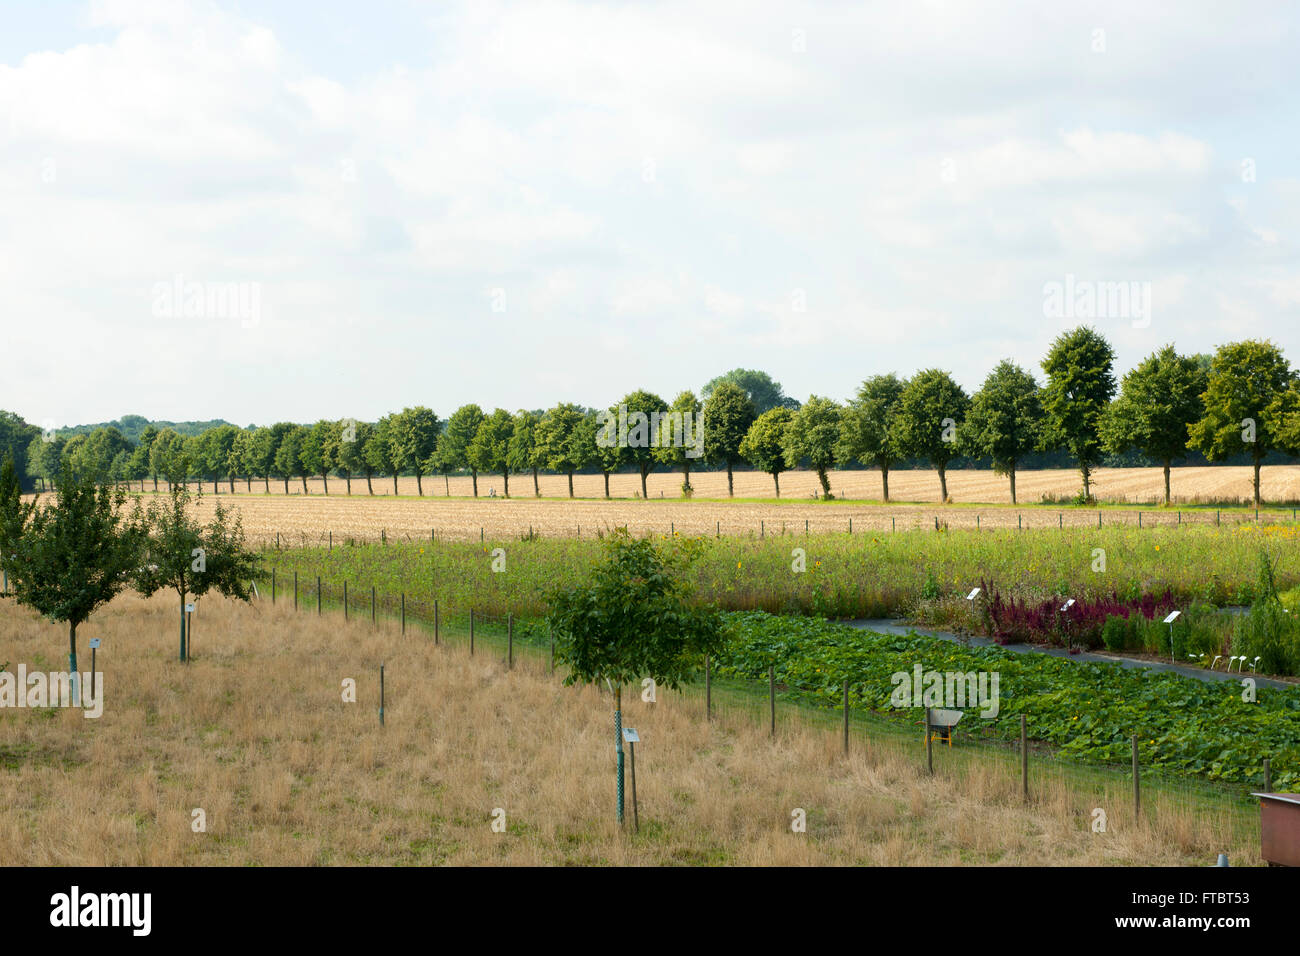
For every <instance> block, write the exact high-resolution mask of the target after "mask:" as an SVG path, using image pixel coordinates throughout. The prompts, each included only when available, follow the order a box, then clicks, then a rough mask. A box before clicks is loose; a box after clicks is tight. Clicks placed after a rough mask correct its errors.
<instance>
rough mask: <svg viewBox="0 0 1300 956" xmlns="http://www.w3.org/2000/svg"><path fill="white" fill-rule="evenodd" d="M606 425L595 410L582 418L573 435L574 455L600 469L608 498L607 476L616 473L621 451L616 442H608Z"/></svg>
mask: <svg viewBox="0 0 1300 956" xmlns="http://www.w3.org/2000/svg"><path fill="white" fill-rule="evenodd" d="M606 424H607V422H606V423H605V424H602V423H601V413H600V412H599V411H597V410H595V409H592V410H591V411H589V412H588V413H587V414H586V415H584V416H583V418H582V421H581V422H580V423H579V424H578V427H577V429H576V430H575V431H574V433H573V445H574V448H575V455H581V456H583V457H585V459H586V461H587V463H588V464H591V465H595V466H596V467H597V468H598V469H600V473H601V475H602V476H603V477H604V479H605V497H606V498H608V497H609V476H610V475H611V474H613V473H614V472H616V471H618V468H619V463H620V460H621V459H622V451H623V449H622V448H620V447H619V446H618V443H617V442H614V443H611V442H610V441H609V435H608V430H607V428H606Z"/></svg>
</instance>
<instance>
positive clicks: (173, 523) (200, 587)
mask: <svg viewBox="0 0 1300 956" xmlns="http://www.w3.org/2000/svg"><path fill="white" fill-rule="evenodd" d="M192 500H193V499H192V496H191V494H190V492H189V489H188V488H186V487H185V486H184V485H183V484H182V485H176V484H173V485H172V492H171V495H170V496H168V497H167V498H164V499H161V500H156V501H151V502H150V503H149V510H148V511H147V512H146V514H145V519H144V529H145V535H146V538H145V550H146V553H145V558H144V563H143V565H142V566H141V567H139V568H138V569H136V571H135V573H134V574H133V576H132V579H133V583H134V585H135V589H136V590H137V591H139V592H140V593H141V594H143V595H144V596H145V597H150V596H152V595H153V594H154V593H156V592H157V591H160V590H162V589H164V588H170V589H171V590H173V591H175V592H176V594H177V597H179V598H180V612H181V630H180V635H181V644H180V659H181V660H182V661H184V660H187V659H188V657H189V649H188V642H187V640H186V633H185V599H186V597H188V596H190V595H193V596H194V597H202V596H203V595H204V594H207V593H208V592H209V591H218V592H220V593H221V594H224V595H225V596H226V597H230V598H236V599H238V600H240V601H247V600H248V598H249V594H250V591H251V587H252V581H253V578H254V576H255V575H256V574H257V556H256V555H255V554H254V553H253V552H251V551H249V550H248V549H247V548H246V547H245V544H244V529H243V525H242V523H241V521H240V517H239V512H238V511H232V510H228V509H226V508H224V507H222V505H221V503H220V502H218V503H217V506H216V508H215V509H214V512H213V516H212V520H211V521H210V522H209V523H208V524H206V525H204V524H203V523H201V522H200V521H199V520H198V519H197V518H196V517H194V516H193V515H192V514H191V502H192Z"/></svg>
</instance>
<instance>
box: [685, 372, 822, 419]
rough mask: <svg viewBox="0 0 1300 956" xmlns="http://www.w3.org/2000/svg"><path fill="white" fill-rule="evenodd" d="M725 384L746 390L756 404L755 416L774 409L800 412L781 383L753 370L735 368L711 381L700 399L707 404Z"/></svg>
mask: <svg viewBox="0 0 1300 956" xmlns="http://www.w3.org/2000/svg"><path fill="white" fill-rule="evenodd" d="M723 382H731V383H732V384H733V385H739V386H740V387H741V388H742V389H744V391H745V394H746V395H747V396H749V400H750V401H751V402H753V403H754V414H755V416H758V415H762V414H763V413H764V412H766V411H769V410H771V409H773V408H788V409H790V411H792V412H794V411H798V410H799V402H798V401H797V400H796V399H793V398H790V397H788V396H787V395H786V394H785V392H783V391H782V390H781V385H780V383H779V382H774V381H772V376H770V375H768V374H767V373H766V372H760V371H759V370H758V369H752V368H733V369H732V370H731V371H730V372H726V373H725V374H723V375H719V376H717V377H716V378H712V379H709V381H708V383H706V384H705V386H704V387H703V388H702V389H700V399H701V400H702V401H705V402H707V401H708V400H709V398H710V397H712V395H713V391H714V389H716V388H717V387H718V386H719V385H721V384H722V383H723Z"/></svg>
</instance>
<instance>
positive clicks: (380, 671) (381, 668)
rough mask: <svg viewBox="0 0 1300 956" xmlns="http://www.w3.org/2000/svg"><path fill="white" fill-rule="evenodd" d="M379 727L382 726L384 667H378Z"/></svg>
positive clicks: (381, 665)
mask: <svg viewBox="0 0 1300 956" xmlns="http://www.w3.org/2000/svg"><path fill="white" fill-rule="evenodd" d="M379 726H380V727H382V726H384V665H383V664H380V665H379Z"/></svg>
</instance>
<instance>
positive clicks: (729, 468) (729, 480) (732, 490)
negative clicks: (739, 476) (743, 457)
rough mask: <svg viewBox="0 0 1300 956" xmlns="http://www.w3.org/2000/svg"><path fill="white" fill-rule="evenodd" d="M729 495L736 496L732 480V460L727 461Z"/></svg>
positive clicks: (730, 496) (729, 496)
mask: <svg viewBox="0 0 1300 956" xmlns="http://www.w3.org/2000/svg"><path fill="white" fill-rule="evenodd" d="M727 497H728V498H734V497H736V493H735V489H734V486H733V485H732V480H731V462H727Z"/></svg>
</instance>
